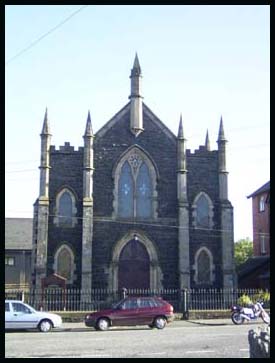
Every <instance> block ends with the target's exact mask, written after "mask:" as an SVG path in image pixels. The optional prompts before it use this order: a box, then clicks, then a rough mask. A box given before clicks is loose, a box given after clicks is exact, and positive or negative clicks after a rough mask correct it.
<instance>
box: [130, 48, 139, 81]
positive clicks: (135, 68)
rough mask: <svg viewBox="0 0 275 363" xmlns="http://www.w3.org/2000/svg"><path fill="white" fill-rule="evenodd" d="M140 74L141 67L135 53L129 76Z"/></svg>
mask: <svg viewBox="0 0 275 363" xmlns="http://www.w3.org/2000/svg"><path fill="white" fill-rule="evenodd" d="M140 75H141V68H140V65H139V60H138V55H137V53H136V55H135V60H134V65H133V68H132V70H131V77H133V76H140Z"/></svg>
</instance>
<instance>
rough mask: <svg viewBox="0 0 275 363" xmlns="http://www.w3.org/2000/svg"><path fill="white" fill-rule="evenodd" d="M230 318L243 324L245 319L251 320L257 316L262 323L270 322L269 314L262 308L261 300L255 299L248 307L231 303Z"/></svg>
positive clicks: (237, 323)
mask: <svg viewBox="0 0 275 363" xmlns="http://www.w3.org/2000/svg"><path fill="white" fill-rule="evenodd" d="M231 311H232V314H231V320H232V321H233V323H234V324H236V325H240V324H243V323H244V321H245V320H247V321H252V320H257V319H258V318H259V317H260V318H261V319H262V320H263V322H264V323H266V324H270V316H269V314H268V313H267V312H266V311H265V309H264V308H263V302H262V301H257V302H256V303H255V304H252V305H251V306H249V307H243V306H239V305H233V306H232V307H231Z"/></svg>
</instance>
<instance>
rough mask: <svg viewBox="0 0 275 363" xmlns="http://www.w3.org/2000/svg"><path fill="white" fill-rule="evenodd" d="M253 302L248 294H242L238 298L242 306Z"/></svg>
mask: <svg viewBox="0 0 275 363" xmlns="http://www.w3.org/2000/svg"><path fill="white" fill-rule="evenodd" d="M252 303H253V302H252V300H251V299H250V297H249V296H248V295H245V294H244V295H242V296H240V297H239V298H238V304H239V305H241V306H247V305H251V304H252Z"/></svg>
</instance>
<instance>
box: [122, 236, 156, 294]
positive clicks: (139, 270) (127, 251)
mask: <svg viewBox="0 0 275 363" xmlns="http://www.w3.org/2000/svg"><path fill="white" fill-rule="evenodd" d="M122 287H126V288H127V289H129V288H143V289H147V288H150V258H149V255H148V252H147V250H146V248H145V246H144V245H143V244H142V243H140V242H139V241H137V240H135V239H132V240H130V241H129V242H128V243H127V244H126V245H125V246H124V247H123V249H122V251H121V253H120V256H119V263H118V288H119V289H121V288H122Z"/></svg>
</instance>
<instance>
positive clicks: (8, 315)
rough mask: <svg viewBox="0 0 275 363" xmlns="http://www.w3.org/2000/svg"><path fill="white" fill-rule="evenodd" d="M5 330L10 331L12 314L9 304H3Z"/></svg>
mask: <svg viewBox="0 0 275 363" xmlns="http://www.w3.org/2000/svg"><path fill="white" fill-rule="evenodd" d="M5 329H12V312H11V304H10V302H5Z"/></svg>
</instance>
